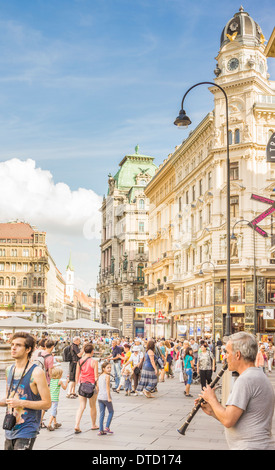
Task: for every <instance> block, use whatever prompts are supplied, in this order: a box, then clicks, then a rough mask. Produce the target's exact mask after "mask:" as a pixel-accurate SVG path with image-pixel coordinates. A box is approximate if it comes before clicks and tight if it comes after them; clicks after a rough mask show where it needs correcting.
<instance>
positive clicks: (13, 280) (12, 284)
mask: <svg viewBox="0 0 275 470" xmlns="http://www.w3.org/2000/svg"><path fill="white" fill-rule="evenodd" d="M11 286H13V287H14V286H16V278H15V277H12V278H11Z"/></svg>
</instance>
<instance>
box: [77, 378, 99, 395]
mask: <svg viewBox="0 0 275 470" xmlns="http://www.w3.org/2000/svg"><path fill="white" fill-rule="evenodd" d="M94 391H95V384H92V383H91V382H81V384H80V385H79V389H78V394H79V395H80V396H81V397H85V398H92V396H93V394H94Z"/></svg>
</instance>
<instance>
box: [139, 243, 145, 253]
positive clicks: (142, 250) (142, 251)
mask: <svg viewBox="0 0 275 470" xmlns="http://www.w3.org/2000/svg"><path fill="white" fill-rule="evenodd" d="M138 254H139V255H143V254H144V243H139V244H138Z"/></svg>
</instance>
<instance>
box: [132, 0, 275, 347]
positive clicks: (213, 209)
mask: <svg viewBox="0 0 275 470" xmlns="http://www.w3.org/2000/svg"><path fill="white" fill-rule="evenodd" d="M264 43H265V38H264V36H263V32H262V31H261V28H260V26H259V25H258V24H257V23H256V22H255V21H254V20H253V19H252V18H251V17H250V16H249V14H248V13H247V12H245V11H243V8H242V7H241V8H240V10H239V12H238V13H236V14H235V15H234V17H233V18H231V19H230V20H229V21H228V22H227V24H226V26H225V28H224V30H223V32H222V35H221V42H220V50H219V53H218V56H217V58H216V60H217V65H216V68H215V70H214V73H215V75H216V78H215V79H214V82H215V83H216V84H217V85H219V86H221V87H222V88H223V89H224V91H225V92H226V94H227V97H228V102H229V143H230V194H231V196H230V215H231V217H230V219H231V222H230V223H231V228H232V230H233V231H234V240H232V242H231V250H230V251H231V282H230V288H231V298H230V303H231V308H230V309H231V312H230V315H231V331H232V332H235V331H240V330H243V329H245V330H247V331H254V328H255V322H254V312H255V311H256V331H257V332H261V333H263V332H265V333H267V334H273V332H275V321H274V319H273V318H274V302H275V269H274V264H273V263H274V261H273V259H274V254H273V249H272V244H273V238H272V236H269V237H266V238H264V237H262V236H261V235H259V234H258V233H256V234H255V250H254V239H253V236H254V233H255V232H254V231H253V229H252V228H251V227H250V226H248V222H250V221H251V220H253V219H254V218H255V217H256V216H258V215H259V214H261V213H262V212H263V211H264V210H265V209H266V206H265V205H264V204H262V203H261V202H259V201H256V200H253V199H251V196H252V194H256V195H260V196H263V197H265V198H269V199H272V198H273V199H274V196H275V193H274V188H275V168H274V166H273V165H274V164H273V163H268V162H267V161H266V145H267V142H268V140H269V138H270V136H271V135H272V134H273V133H274V132H275V82H274V81H271V80H270V77H269V74H268V67H267V57H266V47H265V45H264ZM270 50H272V48H271V47H269V49H268V51H269V56H272V54H271V53H270ZM209 90H210V91H211V93H213V96H214V110H213V111H212V112H209V114H208V115H207V116H206V117H205V118H204V119H203V120H202V121H201V123H200V124H199V125H198V126H197V127H196V128H195V129H194V130H193V131H192V132H190V133H189V135H188V136H187V138H186V135H183V137H185V140H184V141H183V142H182V144H181V145H180V146H178V147H177V148H176V151H175V152H174V153H173V154H171V155H170V156H169V157H168V161H167V162H166V163H165V164H164V165H162V167H160V168H159V170H158V172H157V174H156V176H155V177H154V178H153V179H152V181H151V182H150V183H149V185H148V186H147V187H146V189H145V194H146V195H147V196H148V197H150V201H151V202H152V205H151V206H150V207H152V211H150V214H149V243H148V246H149V263H148V265H147V268H146V269H145V276H146V277H148V285H149V286H150V282H151V281H152V282H154V280H156V279H160V280H161V283H163V280H164V277H165V286H164V287H165V289H161V291H162V292H161V295H160V292H159V290H160V289H159V286H158V285H157V286H156V287H155V289H156V291H155V292H153V293H152V292H151V293H149V292H146V290H145V291H144V295H143V296H142V297H141V300H142V301H143V302H144V304H145V305H147V306H148V307H149V306H151V307H153V306H154V305H156V306H157V308H156V310H158V308H160V311H161V312H162V313H164V316H165V317H166V318H167V320H168V321H167V323H166V325H165V326H164V327H163V333H164V334H165V333H166V335H170V334H171V335H172V336H174V337H175V336H186V337H190V336H193V337H201V336H202V337H210V336H212V335H213V334H214V333H215V339H217V337H222V336H223V333H224V326H225V315H226V263H227V261H226V252H227V251H226V209H227V200H226V188H227V172H226V142H227V136H226V108H225V99H224V95H223V93H222V91H221V90H220V89H219V88H218V87H215V86H211V87H210V88H209ZM189 114H190V113H189ZM173 171H174V184H173V185H171V186H169V185H167V192H165V184H164V186H163V184H162V182H166V181H167V180H168V179H169V177H170V174H171V175H172V174H173ZM168 188H169V189H168ZM158 191H159V193H160V192H161V194H162V197H159V198H158V199H157V197H156V195H157V192H158ZM173 201H174V202H173ZM170 205H172V206H173V211H171V209H169V206H170ZM165 212H167V213H170V219H169V221H168V219H167V218H165V216H164V217H163V214H164V213H165ZM171 214H172V215H171ZM158 217H159V220H161V221H165V223H164V222H162V223H161V225H157V226H156V223H154V222H153V221H154V220H157V218H158ZM241 221H242V222H241ZM168 223H169V227H168ZM261 227H262V228H263V229H264V230H266V231H267V232H268V233H269V234H270V235H272V233H273V232H272V230H273V228H272V220H271V218H270V217H267V218H265V219H264V220H263V221H262V222H261ZM156 229H157V231H156ZM167 230H168V232H169V231H170V232H169V233H170V234H169V237H170V238H169V237H168V240H169V243H168V241H167V243H168V245H167V244H165V243H166V242H165V238H164V237H163V235H162V234H163V233H164V232H165V234H167ZM167 246H169V248H170V250H171V251H170V252H169V250H168V251H167V249H166V248H167ZM156 253H157V255H156ZM167 255H168V256H167ZM168 260H169V261H168ZM167 267H168V269H167ZM254 274H256V277H255V276H254ZM255 280H256V289H255V293H256V294H255V295H256V297H254V286H255V284H254V281H255ZM172 292H173V295H172V294H171V293H172ZM150 294H151V295H150ZM152 294H153V295H152ZM164 297H165V301H164V302H162V305H161V307H160V304H159V305H158V301H159V302H161V298H162V299H164ZM172 297H173V300H169V299H171V298H172ZM169 308H170V311H169ZM266 309H271V310H272V309H273V318H271V319H270V320H266V319H265V317H264V312H265V310H266ZM155 320H156V319H155ZM155 324H156V321H155ZM154 332H157V330H156V329H154Z"/></svg>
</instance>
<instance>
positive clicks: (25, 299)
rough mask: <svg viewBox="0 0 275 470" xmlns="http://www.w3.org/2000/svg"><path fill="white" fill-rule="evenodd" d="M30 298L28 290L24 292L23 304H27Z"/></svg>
mask: <svg viewBox="0 0 275 470" xmlns="http://www.w3.org/2000/svg"><path fill="white" fill-rule="evenodd" d="M27 300H28V296H27V293H26V292H23V294H22V304H26V303H27Z"/></svg>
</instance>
